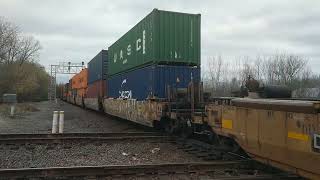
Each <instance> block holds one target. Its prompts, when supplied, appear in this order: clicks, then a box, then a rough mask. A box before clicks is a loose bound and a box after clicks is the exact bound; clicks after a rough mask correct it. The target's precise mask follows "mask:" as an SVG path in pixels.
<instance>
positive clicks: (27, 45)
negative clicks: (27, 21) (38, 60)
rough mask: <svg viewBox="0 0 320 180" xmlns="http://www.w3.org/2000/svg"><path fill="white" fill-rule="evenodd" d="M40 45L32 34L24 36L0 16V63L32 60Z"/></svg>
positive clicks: (20, 62) (21, 62)
mask: <svg viewBox="0 0 320 180" xmlns="http://www.w3.org/2000/svg"><path fill="white" fill-rule="evenodd" d="M40 48H41V46H40V43H39V41H37V40H35V39H34V38H33V37H32V36H25V35H23V34H22V33H20V31H19V30H18V28H17V26H15V25H13V24H12V23H9V22H7V21H5V20H4V19H3V18H0V63H2V64H3V63H5V64H12V63H15V62H18V63H19V64H20V65H22V64H23V63H24V62H27V61H28V62H32V61H34V60H35V57H37V55H38V53H39V50H40Z"/></svg>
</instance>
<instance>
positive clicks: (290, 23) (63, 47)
mask: <svg viewBox="0 0 320 180" xmlns="http://www.w3.org/2000/svg"><path fill="white" fill-rule="evenodd" d="M153 8H158V9H161V10H170V11H181V12H187V13H200V14H201V18H202V19H201V20H202V22H201V49H202V50H201V52H202V53H201V55H202V56H201V57H202V63H203V64H205V63H206V61H207V60H208V57H210V56H214V55H222V56H228V57H239V56H256V55H270V54H274V53H275V52H289V53H295V54H298V55H302V56H306V57H307V58H309V65H310V66H311V68H312V70H313V71H315V72H318V73H320V1H319V0H299V1H298V0H281V2H280V0H251V1H244V0H234V1H231V0H223V1H222V0H206V1H205V0H202V1H199V0H196V1H188V0H177V1H174V0H160V1H150V0H134V1H132V0H127V1H124V0H123V1H122V0H114V1H107V0H90V1H86V0H82V1H81V0H65V1H56V0H19V1H18V0H0V16H4V17H5V18H6V19H7V20H8V21H11V22H13V23H15V24H16V25H18V26H19V27H20V28H21V31H23V32H24V33H26V34H31V35H33V36H35V38H36V39H38V40H39V41H40V43H41V45H42V50H41V55H40V63H41V64H43V65H44V66H46V67H48V66H49V64H57V63H58V62H59V61H71V62H81V61H84V62H86V63H87V62H88V61H90V59H91V58H93V57H94V56H95V55H96V54H97V53H98V52H99V51H100V50H101V49H107V48H108V46H109V45H111V44H112V43H113V42H115V41H116V40H117V39H118V38H119V37H121V36H122V35H123V34H124V33H125V32H127V31H128V30H129V29H130V28H131V27H133V26H134V25H135V24H136V23H137V22H139V21H140V20H141V19H142V18H143V17H144V16H146V15H147V14H148V13H149V12H151V11H152V9H153Z"/></svg>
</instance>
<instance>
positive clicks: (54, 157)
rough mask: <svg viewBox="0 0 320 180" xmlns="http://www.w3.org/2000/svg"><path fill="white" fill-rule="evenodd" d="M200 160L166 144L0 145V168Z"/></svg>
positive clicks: (172, 145)
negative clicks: (14, 146) (12, 146)
mask: <svg viewBox="0 0 320 180" xmlns="http://www.w3.org/2000/svg"><path fill="white" fill-rule="evenodd" d="M195 161H201V160H200V159H198V158H196V157H194V156H192V155H190V154H188V153H186V152H184V151H182V150H180V149H177V147H176V146H175V145H174V144H170V143H148V142H134V143H132V142H119V143H118V142H116V143H115V142H114V143H102V144H100V145H95V144H86V145H83V144H79V143H72V144H68V145H67V146H65V145H62V144H58V145H57V146H55V147H54V148H48V146H47V145H38V146H35V148H34V149H26V148H25V147H20V148H19V149H12V148H10V146H1V148H0V168H24V167H63V166H99V165H132V164H153V163H169V162H195Z"/></svg>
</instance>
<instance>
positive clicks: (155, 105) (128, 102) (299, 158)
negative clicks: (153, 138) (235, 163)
mask: <svg viewBox="0 0 320 180" xmlns="http://www.w3.org/2000/svg"><path fill="white" fill-rule="evenodd" d="M200 19H201V16H200V14H186V13H177V12H169V11H162V10H157V9H154V10H153V11H152V12H151V13H150V14H149V15H147V16H146V17H145V18H144V19H143V20H141V21H140V22H139V23H138V24H137V25H136V26H134V27H133V28H132V29H131V30H130V31H129V32H127V33H126V34H125V35H123V36H122V37H121V38H120V39H119V40H118V41H116V42H115V43H114V44H112V45H111V46H110V47H109V48H108V50H102V51H100V52H99V53H98V54H97V55H96V56H95V57H94V58H93V59H92V60H91V61H90V62H89V63H88V69H85V70H83V72H80V73H79V74H78V75H75V76H74V77H73V78H72V79H71V80H70V81H69V83H67V84H66V85H65V86H64V89H63V90H62V91H63V97H62V98H63V100H65V101H68V102H70V103H73V104H76V105H79V106H82V107H85V108H89V109H93V110H96V111H102V112H104V113H107V114H109V115H112V116H116V117H119V118H123V119H127V120H129V121H133V122H136V123H139V124H142V125H145V126H149V127H154V128H157V129H162V130H165V131H167V132H171V133H180V134H182V135H183V136H189V135H192V134H193V133H202V134H207V135H208V136H209V137H211V140H212V141H213V142H215V143H217V144H219V145H223V146H224V147H228V148H229V150H231V151H236V150H237V149H238V148H241V149H242V150H244V151H245V152H246V153H247V154H248V155H250V156H251V157H252V158H254V159H256V160H258V161H260V162H263V163H265V164H269V165H272V166H275V167H278V168H280V169H283V170H286V171H290V172H294V173H296V174H299V175H301V176H303V177H307V178H311V179H320V164H319V162H320V118H319V117H320V114H319V112H320V102H319V101H310V100H308V101H302V100H292V99H289V98H288V97H287V96H288V95H287V94H288V93H286V92H287V91H285V90H283V88H279V87H278V88H277V87H268V86H266V87H265V88H264V89H262V90H261V89H260V90H258V89H252V88H250V87H259V86H256V85H254V86H250V84H249V85H247V87H248V88H247V92H246V93H247V95H248V94H249V95H250V94H251V95H250V96H251V97H255V98H250V97H242V98H237V97H220V98H212V97H210V94H209V93H206V92H204V91H203V85H202V83H201V77H200V72H201V71H200V62H201V61H200ZM248 82H249V83H250V82H251V83H252V80H251V81H250V80H249V81H248ZM248 91H249V92H248ZM279 92H280V93H279ZM252 94H255V95H256V96H252ZM281 94H282V95H281ZM259 97H260V98H259ZM261 97H262V98H261ZM270 97H271V98H270ZM272 97H273V98H272ZM283 97H285V98H287V99H279V98H283ZM276 98H277V99H276Z"/></svg>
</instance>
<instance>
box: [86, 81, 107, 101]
mask: <svg viewBox="0 0 320 180" xmlns="http://www.w3.org/2000/svg"><path fill="white" fill-rule="evenodd" d="M105 92H106V80H98V81H95V82H92V83H91V84H88V90H87V96H86V97H87V98H98V97H104V95H105Z"/></svg>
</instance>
